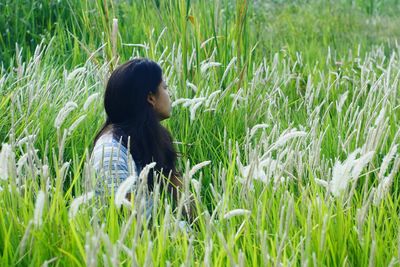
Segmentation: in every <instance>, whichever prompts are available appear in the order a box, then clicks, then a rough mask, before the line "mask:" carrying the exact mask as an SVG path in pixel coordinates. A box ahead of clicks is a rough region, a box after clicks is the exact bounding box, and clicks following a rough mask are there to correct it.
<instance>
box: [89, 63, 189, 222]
mask: <svg viewBox="0 0 400 267" xmlns="http://www.w3.org/2000/svg"><path fill="white" fill-rule="evenodd" d="M104 108H105V112H106V114H107V120H106V122H105V123H104V125H103V126H102V128H101V130H100V131H99V132H98V134H97V135H96V137H95V140H94V148H93V152H92V163H93V166H94V168H95V170H96V172H97V174H101V175H99V176H98V180H97V184H96V193H97V194H98V195H103V196H104V195H110V196H111V194H112V192H114V193H115V192H116V190H117V189H118V186H119V185H120V184H121V183H122V182H123V181H124V180H125V179H126V178H127V177H129V176H130V175H132V174H134V173H135V172H136V175H139V173H140V172H141V170H142V168H143V167H145V166H146V165H147V164H149V163H152V162H156V165H155V167H154V171H155V172H153V171H150V172H149V174H148V177H147V189H148V190H145V191H146V192H148V191H150V192H151V191H152V190H153V188H154V184H155V183H156V182H157V183H158V182H159V183H160V184H161V186H162V187H163V188H166V189H167V192H168V193H170V194H171V193H172V195H173V199H174V201H175V202H177V200H178V199H179V195H180V194H179V191H180V189H181V188H182V183H181V180H180V179H179V178H178V177H179V173H178V172H177V170H176V168H175V162H176V159H177V153H176V152H175V150H174V147H173V144H172V137H171V135H170V133H169V132H168V130H167V129H165V128H164V127H163V126H162V125H161V124H160V121H162V120H164V119H167V118H169V117H170V116H171V100H170V96H169V92H168V87H167V85H166V83H165V81H164V80H163V77H162V70H161V67H160V66H159V65H158V64H157V63H155V62H154V61H151V60H148V59H143V58H139V59H133V60H130V61H128V62H126V63H124V64H123V65H121V66H119V67H117V68H116V69H115V70H114V72H113V73H112V74H111V76H110V78H109V80H108V83H107V87H106V91H105V95H104ZM154 174H157V175H154ZM157 179H159V180H157ZM139 182H140V181H138V182H137V183H136V184H135V188H133V192H135V189H137V187H138V185H139ZM165 186H166V187H165ZM127 197H128V199H130V193H128V194H127ZM144 197H145V198H146V217H147V218H148V219H149V217H151V213H152V206H153V202H152V198H151V197H150V195H149V194H148V193H146V194H145V195H144ZM184 213H186V214H187V215H189V214H190V212H189V211H184Z"/></svg>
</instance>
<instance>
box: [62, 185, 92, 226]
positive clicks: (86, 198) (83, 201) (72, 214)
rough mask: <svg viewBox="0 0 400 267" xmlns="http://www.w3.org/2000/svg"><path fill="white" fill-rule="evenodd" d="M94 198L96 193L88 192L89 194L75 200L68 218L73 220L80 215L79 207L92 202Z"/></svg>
mask: <svg viewBox="0 0 400 267" xmlns="http://www.w3.org/2000/svg"><path fill="white" fill-rule="evenodd" d="M93 197H94V192H88V193H85V194H83V195H82V196H79V197H77V198H75V199H74V200H73V201H72V203H71V206H70V208H69V211H68V217H69V218H70V219H73V218H74V217H75V216H76V214H77V213H78V211H79V207H80V206H81V205H82V204H86V203H88V202H89V201H90V199H92V198H93Z"/></svg>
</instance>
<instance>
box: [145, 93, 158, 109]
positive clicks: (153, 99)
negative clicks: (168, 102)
mask: <svg viewBox="0 0 400 267" xmlns="http://www.w3.org/2000/svg"><path fill="white" fill-rule="evenodd" d="M147 102H149V103H150V105H152V106H153V107H154V106H155V105H156V96H155V94H153V93H152V92H150V93H149V94H148V95H147Z"/></svg>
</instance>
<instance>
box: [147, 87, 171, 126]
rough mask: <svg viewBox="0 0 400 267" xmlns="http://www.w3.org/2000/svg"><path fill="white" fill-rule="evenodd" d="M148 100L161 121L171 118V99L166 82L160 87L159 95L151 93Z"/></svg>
mask: <svg viewBox="0 0 400 267" xmlns="http://www.w3.org/2000/svg"><path fill="white" fill-rule="evenodd" d="M147 100H148V101H149V103H150V104H151V105H152V106H153V108H154V110H155V111H156V113H157V114H158V116H159V118H160V120H164V119H168V118H169V117H170V116H171V98H170V96H169V91H168V86H167V84H166V83H165V81H164V80H163V81H162V82H161V83H160V85H159V86H158V89H157V93H156V94H153V93H150V94H149V95H148V98H147Z"/></svg>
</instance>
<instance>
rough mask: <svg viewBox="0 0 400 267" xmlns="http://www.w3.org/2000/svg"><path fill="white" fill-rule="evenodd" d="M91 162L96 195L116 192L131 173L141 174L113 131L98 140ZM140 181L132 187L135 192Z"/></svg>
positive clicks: (148, 198) (148, 203) (149, 199)
mask: <svg viewBox="0 0 400 267" xmlns="http://www.w3.org/2000/svg"><path fill="white" fill-rule="evenodd" d="M90 160H91V164H92V166H93V168H94V170H95V172H96V186H95V192H96V195H102V196H104V195H105V194H110V195H111V193H112V192H113V191H114V193H116V191H117V189H118V186H120V185H121V183H122V182H123V181H124V180H125V179H126V178H128V177H129V176H130V175H136V177H137V176H138V175H139V173H140V171H141V167H140V166H137V165H136V164H135V162H134V160H133V158H132V156H131V154H130V153H129V151H128V150H127V148H126V147H125V146H124V145H122V144H121V143H120V142H119V140H117V139H115V138H114V137H113V135H112V133H111V132H108V133H105V134H103V135H102V136H100V138H99V139H98V140H97V141H96V144H95V146H94V148H93V151H92V154H91V159H90ZM137 186H138V182H137V183H136V184H135V185H134V187H135V188H132V191H133V192H135V189H136V187H137ZM146 191H147V190H146ZM145 196H146V217H147V218H148V219H149V218H150V216H151V212H152V207H153V199H152V196H151V195H149V194H146V195H145ZM138 204H139V203H138Z"/></svg>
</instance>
